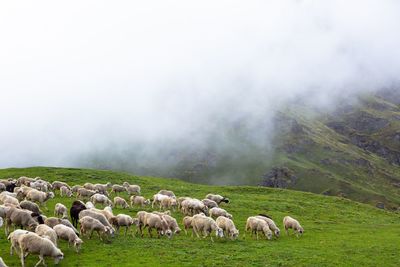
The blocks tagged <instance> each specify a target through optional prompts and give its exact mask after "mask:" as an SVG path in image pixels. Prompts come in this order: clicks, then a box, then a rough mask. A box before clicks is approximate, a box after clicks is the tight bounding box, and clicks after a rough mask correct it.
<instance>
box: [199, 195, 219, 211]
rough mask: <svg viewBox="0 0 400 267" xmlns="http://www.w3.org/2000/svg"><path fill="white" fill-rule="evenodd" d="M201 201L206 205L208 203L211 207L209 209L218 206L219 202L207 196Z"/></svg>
mask: <svg viewBox="0 0 400 267" xmlns="http://www.w3.org/2000/svg"><path fill="white" fill-rule="evenodd" d="M201 202H203V203H204V205H206V206H207V208H209V209H212V208H218V204H217V202H215V201H214V200H211V199H208V198H205V199H203V200H202V201H201Z"/></svg>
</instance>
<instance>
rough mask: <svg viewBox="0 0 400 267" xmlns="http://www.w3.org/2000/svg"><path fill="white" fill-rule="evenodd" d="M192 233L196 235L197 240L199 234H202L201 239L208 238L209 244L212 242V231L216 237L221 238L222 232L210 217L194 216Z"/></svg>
mask: <svg viewBox="0 0 400 267" xmlns="http://www.w3.org/2000/svg"><path fill="white" fill-rule="evenodd" d="M192 226H193V232H194V233H195V234H196V236H197V237H198V238H200V235H199V233H202V235H203V238H206V237H207V236H210V238H211V242H214V239H213V237H212V235H211V233H212V232H213V231H215V236H216V237H223V236H224V232H223V230H222V229H221V228H219V227H218V225H217V223H216V222H215V221H214V220H213V219H212V218H210V217H206V216H203V215H199V214H197V215H194V216H193V219H192Z"/></svg>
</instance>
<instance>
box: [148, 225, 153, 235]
mask: <svg viewBox="0 0 400 267" xmlns="http://www.w3.org/2000/svg"><path fill="white" fill-rule="evenodd" d="M148 231H149V235H150V237H153V236H152V234H151V228H150V226H149V228H148Z"/></svg>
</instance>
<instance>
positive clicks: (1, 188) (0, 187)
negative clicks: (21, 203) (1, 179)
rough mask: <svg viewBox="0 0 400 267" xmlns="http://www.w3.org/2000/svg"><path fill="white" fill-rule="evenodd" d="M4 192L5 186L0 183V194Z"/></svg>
mask: <svg viewBox="0 0 400 267" xmlns="http://www.w3.org/2000/svg"><path fill="white" fill-rule="evenodd" d="M3 191H6V185H5V184H3V183H0V192H3Z"/></svg>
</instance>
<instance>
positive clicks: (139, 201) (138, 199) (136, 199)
mask: <svg viewBox="0 0 400 267" xmlns="http://www.w3.org/2000/svg"><path fill="white" fill-rule="evenodd" d="M129 200H130V202H131V207H133V206H134V205H138V206H141V207H144V206H146V205H150V200H149V199H146V198H144V197H142V196H131V197H130V198H129Z"/></svg>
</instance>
